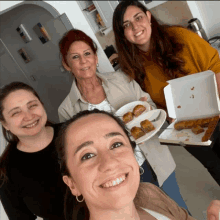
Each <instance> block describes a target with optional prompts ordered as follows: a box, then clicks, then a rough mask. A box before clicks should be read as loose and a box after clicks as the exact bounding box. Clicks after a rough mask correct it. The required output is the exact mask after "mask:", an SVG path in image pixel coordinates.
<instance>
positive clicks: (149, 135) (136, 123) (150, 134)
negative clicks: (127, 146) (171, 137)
mask: <svg viewBox="0 0 220 220" xmlns="http://www.w3.org/2000/svg"><path fill="white" fill-rule="evenodd" d="M153 112H156V113H157V115H158V113H159V112H160V116H159V117H158V119H157V120H156V121H155V122H151V123H152V124H153V125H154V127H155V129H154V130H153V131H150V132H148V133H146V134H145V135H144V136H142V137H140V138H138V139H137V140H134V138H133V140H134V141H135V142H136V143H137V144H140V143H142V142H144V141H147V140H149V139H150V138H152V137H153V136H154V135H155V134H156V133H157V132H158V131H159V130H160V128H161V127H162V125H163V124H164V122H165V120H166V117H167V114H166V112H165V111H164V110H162V109H155V110H152V111H149V112H146V113H144V114H142V115H140V116H139V117H138V118H137V119H135V120H134V121H133V122H132V123H129V125H127V127H128V129H129V130H130V129H131V128H132V127H134V126H137V127H141V125H140V123H141V122H142V121H144V120H145V119H148V118H150V117H151V116H152V113H153ZM148 115H149V116H150V117H149V116H148Z"/></svg>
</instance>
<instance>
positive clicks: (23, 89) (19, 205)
mask: <svg viewBox="0 0 220 220" xmlns="http://www.w3.org/2000/svg"><path fill="white" fill-rule="evenodd" d="M0 122H1V124H2V129H3V134H4V138H5V139H6V140H7V142H8V143H7V146H6V148H5V150H4V152H3V153H2V155H1V157H0V199H1V202H2V204H3V207H4V209H5V211H6V213H7V215H8V218H9V219H10V220H34V219H36V216H39V217H42V218H44V219H47V220H52V219H53V220H61V219H64V215H63V200H64V196H63V195H64V192H65V188H66V187H65V184H64V183H63V181H62V178H61V175H60V172H59V166H58V162H57V155H56V151H55V148H54V137H55V136H56V134H57V133H58V130H59V127H60V125H59V124H58V125H54V124H52V123H50V122H48V121H47V114H46V112H45V109H44V106H43V103H42V102H41V100H40V98H39V96H38V94H37V93H36V92H35V91H34V89H33V88H32V87H30V86H29V85H26V84H24V83H22V82H13V83H10V84H8V85H6V86H4V87H3V88H1V89H0ZM42 183H43V184H42ZM57 189H59V190H57ZM54 198H56V199H54Z"/></svg>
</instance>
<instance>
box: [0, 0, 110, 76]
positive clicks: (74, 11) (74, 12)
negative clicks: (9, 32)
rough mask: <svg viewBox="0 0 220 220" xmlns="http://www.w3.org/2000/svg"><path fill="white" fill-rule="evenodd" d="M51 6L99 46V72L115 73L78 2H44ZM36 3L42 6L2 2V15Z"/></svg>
mask: <svg viewBox="0 0 220 220" xmlns="http://www.w3.org/2000/svg"><path fill="white" fill-rule="evenodd" d="M44 2H45V3H47V4H49V5H51V6H52V7H53V8H54V9H55V10H56V11H57V12H59V14H63V13H65V14H66V15H67V17H68V18H69V20H70V22H71V23H72V25H73V27H74V28H76V29H80V30H82V31H84V32H85V33H86V34H87V35H89V36H90V37H91V38H92V39H93V40H94V41H95V42H96V44H97V46H98V57H99V67H98V70H99V72H114V68H113V67H112V65H111V64H110V62H109V60H108V58H107V56H106V55H105V53H104V51H103V49H102V47H101V45H100V44H99V42H98V40H97V38H96V36H95V34H94V33H93V30H92V28H91V27H90V26H89V24H88V22H87V20H86V18H85V16H84V14H83V12H82V11H81V9H80V7H79V5H78V3H77V2H76V1H44ZM19 3H20V4H27V3H34V4H39V5H41V4H42V2H40V1H30V2H28V1H25V2H22V1H0V14H1V13H4V12H6V11H8V10H10V7H12V6H13V7H14V6H17V4H19Z"/></svg>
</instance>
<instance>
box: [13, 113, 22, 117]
mask: <svg viewBox="0 0 220 220" xmlns="http://www.w3.org/2000/svg"><path fill="white" fill-rule="evenodd" d="M19 113H20V112H14V113H13V114H12V115H11V116H12V117H13V116H15V115H18V114H19Z"/></svg>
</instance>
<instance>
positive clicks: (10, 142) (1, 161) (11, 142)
mask: <svg viewBox="0 0 220 220" xmlns="http://www.w3.org/2000/svg"><path fill="white" fill-rule="evenodd" d="M18 90H26V91H28V92H31V93H33V95H34V96H36V97H37V98H38V100H39V101H40V102H41V103H42V105H43V102H42V101H41V99H40V97H39V96H38V94H37V92H36V91H35V90H34V89H33V88H32V87H31V86H29V85H27V84H25V83H23V82H12V83H10V84H7V85H5V86H4V87H2V88H0V122H6V121H5V118H4V116H3V110H4V100H5V99H6V98H7V97H8V95H9V94H11V93H12V92H16V91H18ZM52 124H53V123H52V122H50V121H47V123H46V126H50V125H52ZM2 133H3V136H4V138H5V140H6V141H7V146H6V148H5V150H4V151H3V153H2V155H1V156H0V187H1V186H2V185H3V184H4V183H5V182H6V181H7V180H8V176H7V169H8V164H9V159H10V153H11V151H12V150H13V148H15V147H17V143H18V142H19V139H18V137H17V136H16V135H14V134H12V133H11V132H10V131H7V130H6V129H5V128H4V126H2Z"/></svg>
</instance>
